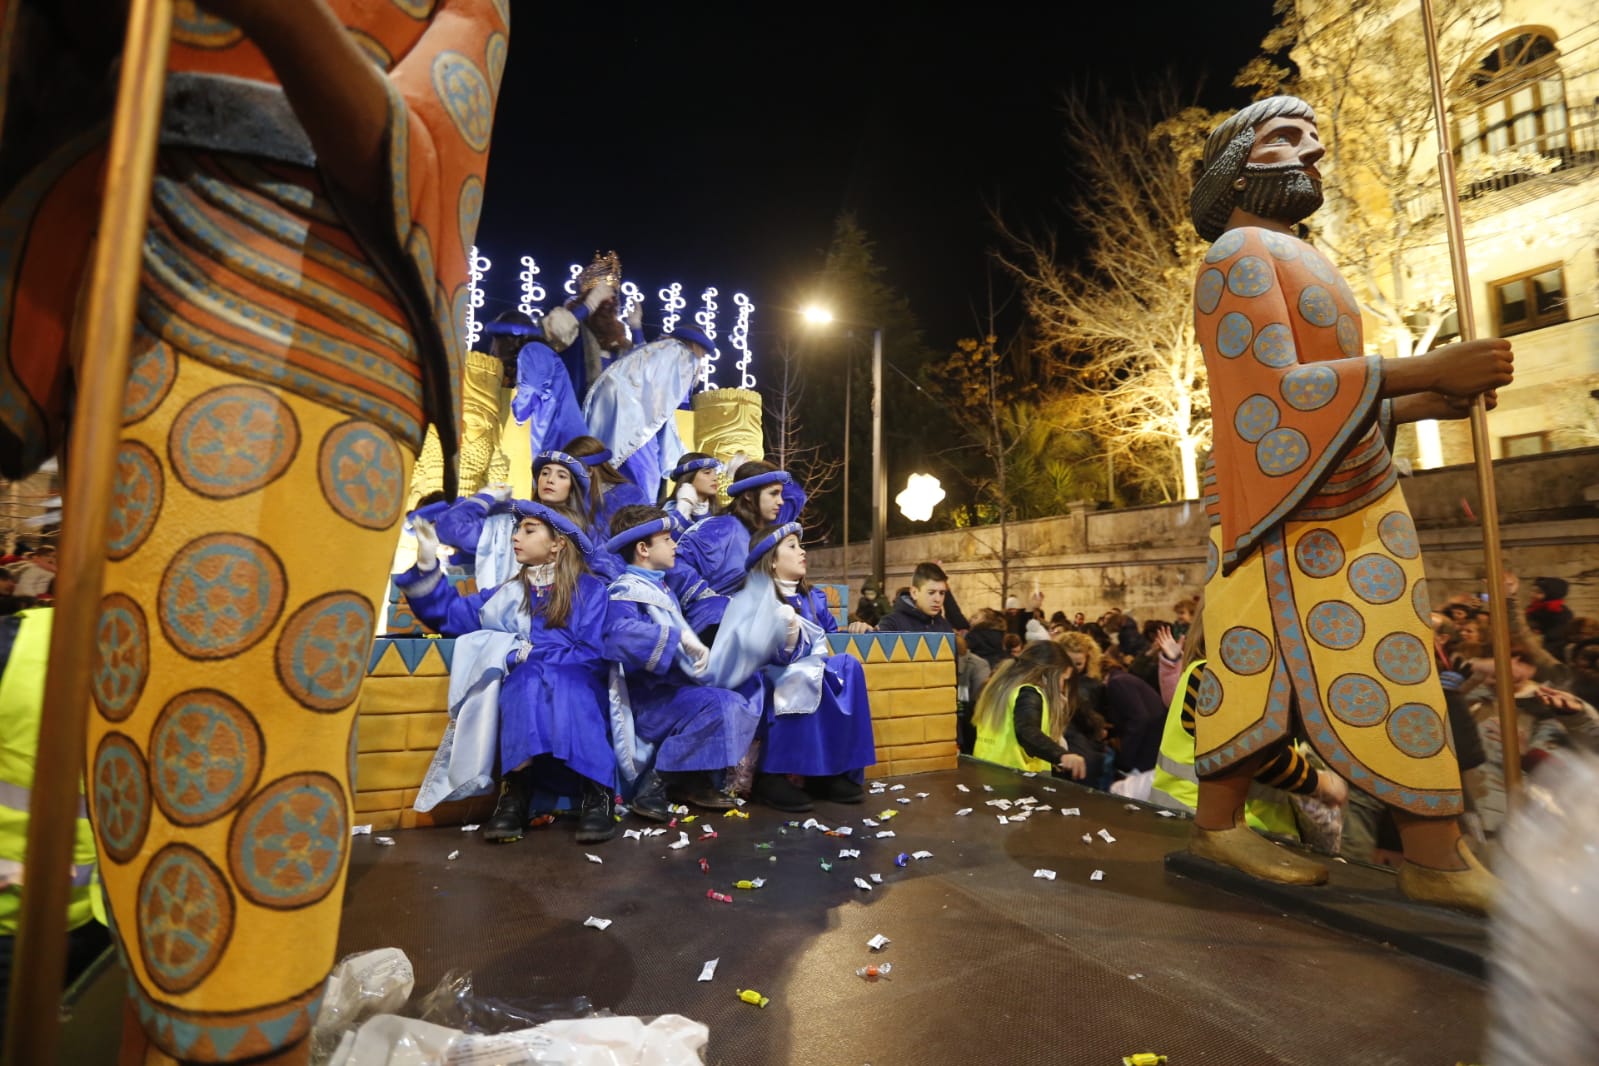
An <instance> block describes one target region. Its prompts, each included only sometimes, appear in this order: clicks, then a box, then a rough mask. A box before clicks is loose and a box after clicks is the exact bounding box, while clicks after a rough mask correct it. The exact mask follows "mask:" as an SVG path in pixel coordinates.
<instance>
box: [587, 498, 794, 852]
mask: <svg viewBox="0 0 1599 1066" xmlns="http://www.w3.org/2000/svg"><path fill="white" fill-rule="evenodd" d="M613 528H614V529H615V531H616V534H615V536H613V537H612V538H611V539H610V541H609V542H608V543H607V545H606V547H607V549H609V550H610V551H613V552H616V553H618V554H619V555H621V556H622V558H623V559H624V560H626V563H627V569H626V571H625V572H624V573H623V574H622V575H621V576H620V577H618V578H617V579H616V580H614V581H612V582H611V586H610V604H609V607H608V609H607V611H606V617H605V654H606V656H607V658H609V659H611V660H613V661H615V662H617V663H620V664H621V666H622V671H623V673H624V674H625V678H626V680H625V682H624V686H625V692H613V704H614V703H615V701H616V700H617V698H618V697H623V696H625V698H626V699H627V702H628V706H629V709H630V713H631V720H632V733H633V734H634V736H635V738H636V739H635V744H634V750H633V751H632V752H629V751H625V750H624V751H621V752H619V753H618V762H619V763H621V764H622V774H623V777H624V778H634V777H637V778H638V781H637V783H636V785H635V788H636V792H635V794H634V796H633V799H632V808H633V811H634V813H636V814H638V815H640V816H642V817H645V818H651V819H654V820H656V821H662V822H664V821H666V820H667V819H668V818H670V817H671V814H670V812H669V811H668V809H667V807H668V801H669V800H674V801H676V802H680V803H689V804H692V805H694V806H697V807H706V808H709V809H712V810H726V809H728V808H730V807H732V806H734V803H733V800H732V799H731V798H729V797H728V796H727V794H726V793H724V792H721V791H719V790H718V789H717V787H716V784H715V781H714V779H713V774H720V773H721V772H722V771H724V770H726V769H728V768H729V767H731V766H734V765H735V764H737V762H738V761H739V759H740V758H742V757H743V755H744V752H745V751H746V750H747V749H748V748H749V745H750V741H751V740H752V739H753V738H754V736H755V730H756V727H757V726H758V725H759V724H760V720H761V706H762V700H761V692H760V688H759V686H758V685H748V686H746V690H745V691H744V692H742V693H738V692H733V691H731V690H729V689H725V688H719V687H716V686H712V685H708V684H705V682H704V675H705V671H706V667H707V663H708V659H709V655H710V650H709V649H708V648H706V647H705V645H704V644H702V643H701V642H700V641H699V639H698V638H697V637H695V635H694V631H693V630H692V629H690V628H689V625H688V623H687V621H685V620H684V618H683V612H682V611H681V609H679V607H678V603H677V598H676V597H675V596H673V595H672V593H671V592H670V591H669V590H668V589H667V588H666V584H665V580H664V579H665V577H666V575H667V573H669V572H670V570H671V567H672V564H673V561H674V559H675V558H676V554H677V552H676V544H675V542H674V538H673V536H672V532H671V522H670V520H669V519H668V518H667V517H666V516H665V515H663V514H662V513H661V511H660V509H659V508H655V507H644V506H639V507H627V508H624V509H623V510H621V511H619V512H617V514H616V517H615V519H614V520H613ZM627 762H632V763H633V764H634V765H633V766H629V765H627ZM652 762H653V766H652V767H650V768H649V769H647V770H644V767H646V766H649V764H650V763H652ZM640 770H643V773H640V772H639V771H640Z"/></svg>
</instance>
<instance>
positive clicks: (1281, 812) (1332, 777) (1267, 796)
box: [1149, 649, 1349, 840]
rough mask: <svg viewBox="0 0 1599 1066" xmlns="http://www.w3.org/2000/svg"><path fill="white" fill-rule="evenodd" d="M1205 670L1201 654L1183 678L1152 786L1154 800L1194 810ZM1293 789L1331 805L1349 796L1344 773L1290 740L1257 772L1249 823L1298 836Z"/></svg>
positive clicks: (1171, 807) (1247, 815)
mask: <svg viewBox="0 0 1599 1066" xmlns="http://www.w3.org/2000/svg"><path fill="white" fill-rule="evenodd" d="M1162 654H1164V649H1163V651H1162ZM1204 669H1205V660H1204V659H1195V660H1194V661H1193V662H1191V663H1189V664H1188V667H1187V668H1186V669H1185V670H1184V671H1183V673H1182V676H1181V677H1180V678H1179V679H1178V681H1177V689H1176V691H1175V692H1174V693H1173V694H1172V700H1171V707H1170V708H1169V709H1168V710H1167V712H1166V728H1165V731H1164V732H1163V733H1162V734H1161V738H1160V756H1159V758H1157V759H1156V761H1155V781H1154V785H1153V786H1152V787H1151V788H1150V791H1149V801H1150V802H1151V803H1154V804H1157V805H1158V806H1161V807H1165V808H1167V809H1168V810H1174V811H1186V812H1187V813H1189V814H1192V813H1194V810H1195V809H1196V808H1197V807H1198V805H1199V778H1198V776H1197V775H1196V774H1195V773H1194V707H1195V706H1196V704H1197V703H1198V701H1199V683H1200V681H1201V679H1202V675H1203V672H1204ZM1288 793H1293V794H1295V795H1301V796H1314V797H1315V798H1316V799H1318V800H1320V801H1321V802H1323V803H1326V804H1329V805H1331V806H1341V805H1342V804H1343V803H1345V802H1346V801H1347V799H1348V795H1349V792H1348V786H1347V785H1345V783H1344V781H1343V779H1342V778H1341V777H1339V776H1338V775H1337V774H1333V773H1326V772H1322V771H1318V770H1317V769H1316V768H1315V767H1314V766H1312V765H1311V764H1310V763H1309V761H1307V760H1306V758H1305V756H1304V755H1303V754H1302V753H1301V752H1300V751H1299V749H1298V748H1297V747H1296V746H1294V745H1292V744H1287V745H1284V746H1283V747H1282V748H1281V750H1279V751H1278V752H1277V754H1276V755H1275V756H1273V757H1272V758H1271V759H1269V760H1267V762H1266V763H1265V765H1263V766H1262V767H1261V768H1260V769H1259V771H1257V772H1256V774H1255V780H1254V783H1253V784H1252V785H1251V786H1250V791H1249V798H1248V799H1247V800H1245V801H1244V817H1245V820H1246V821H1247V822H1248V824H1249V827H1250V828H1251V829H1255V830H1257V831H1259V832H1266V833H1275V834H1277V835H1279V836H1284V837H1290V838H1292V839H1295V840H1297V839H1298V838H1299V825H1298V822H1297V821H1296V820H1295V818H1294V807H1293V803H1292V802H1291V801H1290V800H1289V798H1288V795H1287V794H1288Z"/></svg>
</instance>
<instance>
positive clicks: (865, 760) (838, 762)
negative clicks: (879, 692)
mask: <svg viewBox="0 0 1599 1066" xmlns="http://www.w3.org/2000/svg"><path fill="white" fill-rule="evenodd" d="M784 602H785V603H788V604H789V605H790V606H792V607H793V608H794V610H795V612H796V613H797V614H798V615H799V617H800V638H799V641H798V643H797V644H796V645H795V646H794V649H793V650H792V651H788V652H783V651H779V652H778V655H777V657H776V660H775V664H774V666H770V667H768V668H767V670H766V676H767V678H768V681H769V688H768V696H767V700H766V744H765V747H764V749H763V750H762V752H761V760H760V765H759V767H758V769H759V770H760V772H762V773H768V774H804V775H805V776H807V777H816V776H824V775H828V774H849V775H850V776H852V777H854V778H856V779H857V780H859V779H860V777H861V776H862V775H861V771H863V770H864V769H865V768H866V767H868V766H871V765H872V764H873V763H875V762H876V761H877V749H876V746H875V743H874V740H873V737H872V708H871V704H870V703H869V702H868V700H867V694H866V672H865V670H864V669H863V668H862V667H861V663H860V660H859V659H857V658H855V657H854V656H853V655H847V654H838V655H829V656H827V658H826V659H825V660H824V661H823V662H822V663H821V674H822V676H821V685H820V700H819V701H818V702H817V703H816V704H815V706H814V709H812V710H809V711H806V710H802V709H801V707H802V706H803V703H804V702H805V701H804V700H803V699H801V700H796V701H794V704H795V705H794V706H787V705H786V702H787V701H786V700H785V699H784V696H785V691H784V690H785V687H786V684H787V683H788V682H789V681H790V680H799V679H798V678H794V679H790V678H788V677H786V676H785V675H788V674H792V673H794V672H795V671H804V670H807V669H814V668H815V667H814V665H811V664H814V663H815V661H816V659H817V657H818V656H819V655H825V654H826V652H827V641H826V638H825V636H824V634H827V633H833V632H837V630H838V623H837V621H835V620H834V618H833V612H832V611H830V610H828V607H827V594H826V593H824V592H823V591H822V590H821V589H811V590H810V594H809V595H808V596H798V595H796V596H789V597H785V598H784ZM779 667H781V669H779Z"/></svg>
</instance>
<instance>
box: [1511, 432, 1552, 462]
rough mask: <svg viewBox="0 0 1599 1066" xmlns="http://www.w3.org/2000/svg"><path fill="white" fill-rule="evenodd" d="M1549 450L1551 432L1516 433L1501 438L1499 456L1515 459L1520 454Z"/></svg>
mask: <svg viewBox="0 0 1599 1066" xmlns="http://www.w3.org/2000/svg"><path fill="white" fill-rule="evenodd" d="M1548 450H1549V433H1548V431H1547V430H1544V431H1541V432H1538V433H1516V434H1513V435H1512V436H1509V437H1500V438H1499V457H1500V458H1501V459H1514V458H1515V457H1516V456H1518V455H1542V454H1543V453H1544V452H1546V451H1548Z"/></svg>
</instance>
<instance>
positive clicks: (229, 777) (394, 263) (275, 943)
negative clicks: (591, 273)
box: [0, 0, 510, 1062]
mask: <svg viewBox="0 0 1599 1066" xmlns="http://www.w3.org/2000/svg"><path fill="white" fill-rule="evenodd" d="M509 6H510V5H509V0H435V2H407V0H393V2H386V3H372V2H369V0H206V3H205V4H204V5H203V6H201V7H197V6H196V5H195V4H194V3H193V2H187V3H184V2H180V3H178V5H177V18H176V22H175V25H174V27H173V36H172V44H171V51H170V58H169V62H168V67H167V69H168V76H167V79H166V104H165V108H164V111H163V119H162V128H161V136H160V148H159V152H158V155H157V158H156V171H155V182H154V191H153V197H152V201H151V204H150V209H149V216H148V231H147V233H146V236H145V238H144V243H143V251H142V264H141V275H140V278H139V291H138V300H137V315H136V322H135V326H134V338H133V351H132V369H131V375H130V377H129V379H128V380H127V382H126V388H125V400H124V404H123V415H122V428H121V440H120V445H119V448H118V451H117V460H116V462H117V466H116V477H115V488H114V501H113V509H112V514H111V521H110V534H109V537H108V539H107V541H106V544H105V553H106V558H107V560H108V561H107V565H106V569H105V580H104V587H103V591H102V595H101V599H100V600H99V628H98V639H97V655H96V667H95V669H94V673H93V679H92V695H93V708H92V709H91V710H90V712H89V717H90V726H89V742H88V751H87V758H86V763H85V775H86V779H87V792H88V795H89V800H90V813H91V816H92V818H93V821H94V826H95V830H96V833H97V835H98V840H99V858H100V875H101V878H102V879H103V881H104V884H105V889H106V895H107V898H108V901H109V903H110V911H111V919H112V923H111V924H112V926H113V930H114V933H115V937H116V941H117V944H118V946H119V949H120V952H121V955H122V958H123V961H124V963H125V964H126V967H127V970H128V973H129V974H130V975H131V982H130V988H129V997H130V1007H131V1010H130V1017H132V1018H135V1019H136V1023H135V1024H133V1025H130V1026H129V1028H128V1032H129V1034H130V1035H129V1037H128V1039H129V1040H133V1039H135V1038H134V1036H133V1035H132V1034H140V1036H141V1038H142V1039H143V1040H144V1041H145V1044H144V1047H143V1048H142V1051H141V1050H139V1049H134V1048H129V1047H125V1048H124V1058H123V1060H122V1061H124V1062H131V1061H141V1059H140V1055H141V1054H142V1055H143V1058H142V1061H150V1062H158V1061H161V1062H164V1061H172V1060H174V1059H181V1060H184V1061H202V1062H224V1061H236V1060H242V1059H253V1058H257V1057H263V1056H277V1057H274V1058H272V1060H271V1061H274V1062H295V1061H303V1060H304V1059H305V1058H306V1055H307V1040H306V1037H307V1033H308V1030H309V1028H310V1025H311V1021H312V1018H313V1017H314V1015H315V1012H316V1007H317V1002H318V1000H319V998H320V995H321V991H322V987H323V983H324V980H325V978H326V976H327V973H328V970H329V968H330V966H331V964H332V962H333V954H334V949H335V943H336V937H337V932H338V925H339V913H340V903H341V897H342V894H343V891H344V882H345V876H344V875H345V868H346V860H347V852H348V848H349V842H350V823H351V812H352V792H351V788H352V784H351V775H352V771H351V762H352V761H353V756H354V751H355V719H356V714H355V708H356V701H357V697H358V696H359V694H360V689H361V682H362V678H363V677H364V675H365V671H366V664H367V657H368V654H369V651H370V648H371V644H372V636H373V631H374V626H375V623H376V620H377V612H378V609H379V606H380V605H381V603H382V602H383V600H382V597H383V587H384V580H385V577H386V568H387V566H388V563H389V560H390V557H391V555H392V553H393V547H394V543H395V539H396V535H397V531H398V527H399V524H400V520H401V516H402V509H403V507H404V504H405V502H406V500H405V496H406V485H407V480H408V477H409V474H410V469H411V465H412V462H413V460H414V458H415V456H416V453H417V451H418V449H419V448H420V446H421V444H422V440H423V434H424V430H425V429H426V428H427V427H428V426H429V425H430V424H432V425H434V426H436V427H437V428H438V431H439V436H440V440H441V444H442V450H443V454H444V460H445V464H444V465H445V467H446V469H447V470H448V469H450V468H452V467H453V466H454V457H455V451H456V442H457V440H458V439H459V426H458V422H459V418H460V393H459V382H460V380H461V377H462V352H461V343H460V337H461V331H462V321H463V318H464V311H465V307H466V300H467V285H466V274H467V267H466V255H467V248H468V247H470V246H471V244H472V241H473V237H474V234H475V231H476V228H477V220H478V212H479V208H480V206H481V203H482V196H483V174H484V168H485V165H486V163H487V158H488V157H487V153H488V146H489V135H490V130H491V128H492V125H493V118H494V102H495V98H496V95H497V91H498V87H499V83H500V77H501V75H502V73H503V71H504V66H505V60H506V54H507V44H508V40H507V34H508V20H509ZM122 11H123V5H120V4H115V3H110V2H108V0H106V2H90V0H71V2H67V3H57V2H55V0H51V2H44V0H39V2H37V3H25V2H20V0H12V2H7V3H5V4H4V8H3V14H4V23H3V25H4V27H5V30H6V33H7V36H6V38H5V40H4V41H3V48H0V57H3V60H4V62H5V63H6V70H5V72H4V74H5V78H6V81H5V84H6V87H7V92H8V101H7V103H8V104H9V105H10V106H9V107H8V110H7V113H6V128H5V152H4V155H3V157H0V195H3V196H4V197H5V210H4V218H5V219H6V222H5V226H6V231H7V237H6V239H5V240H4V241H3V242H0V316H3V317H0V336H3V338H4V341H5V351H4V355H3V357H0V473H4V475H5V476H7V477H20V476H22V475H24V474H26V473H27V472H29V471H30V470H32V469H33V468H35V467H37V466H38V465H39V463H41V462H42V461H43V460H45V459H46V458H48V457H49V456H51V455H53V454H56V453H58V452H59V451H61V450H62V448H63V445H64V441H65V439H66V436H65V433H66V427H67V421H68V414H69V404H70V400H71V397H72V395H73V394H74V392H75V391H78V390H84V389H91V388H99V387H108V386H109V387H113V388H119V389H120V388H121V383H120V382H106V381H92V380H83V379H81V378H80V377H79V376H78V374H77V369H78V368H77V365H76V359H77V352H78V349H79V344H80V341H79V335H80V332H81V330H82V328H83V323H82V321H81V316H77V315H75V311H77V309H79V308H80V307H81V306H82V300H83V292H82V289H83V287H84V284H85V281H86V277H87V273H86V268H85V264H86V262H87V257H88V254H89V252H90V248H91V245H92V243H93V239H94V236H95V235H94V233H93V228H94V220H95V219H96V217H97V214H98V205H99V202H100V200H101V195H102V188H103V187H104V186H105V184H106V183H107V182H108V181H114V180H116V175H108V174H106V173H105V167H104V161H105V134H106V114H107V113H108V110H109V107H110V101H109V100H107V99H105V96H106V95H107V94H106V93H105V92H104V90H103V86H105V85H108V84H114V79H108V78H106V77H105V74H106V71H107V70H108V69H111V68H112V66H113V65H114V64H115V63H116V62H117V58H118V57H117V49H118V48H120V43H119V42H118V41H116V40H111V41H107V40H106V35H107V33H108V29H107V28H108V27H110V28H111V31H110V32H113V35H114V31H115V30H116V28H117V27H118V25H119V18H118V16H120V15H121V14H122ZM65 460H66V466H67V469H68V471H69V474H70V472H71V469H72V468H71V463H72V456H71V455H70V454H69V455H67V456H66V457H65ZM451 480H452V481H453V478H452V479H451ZM451 490H452V491H453V485H452V486H451ZM70 520H71V515H70V514H69V515H68V521H70Z"/></svg>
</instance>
